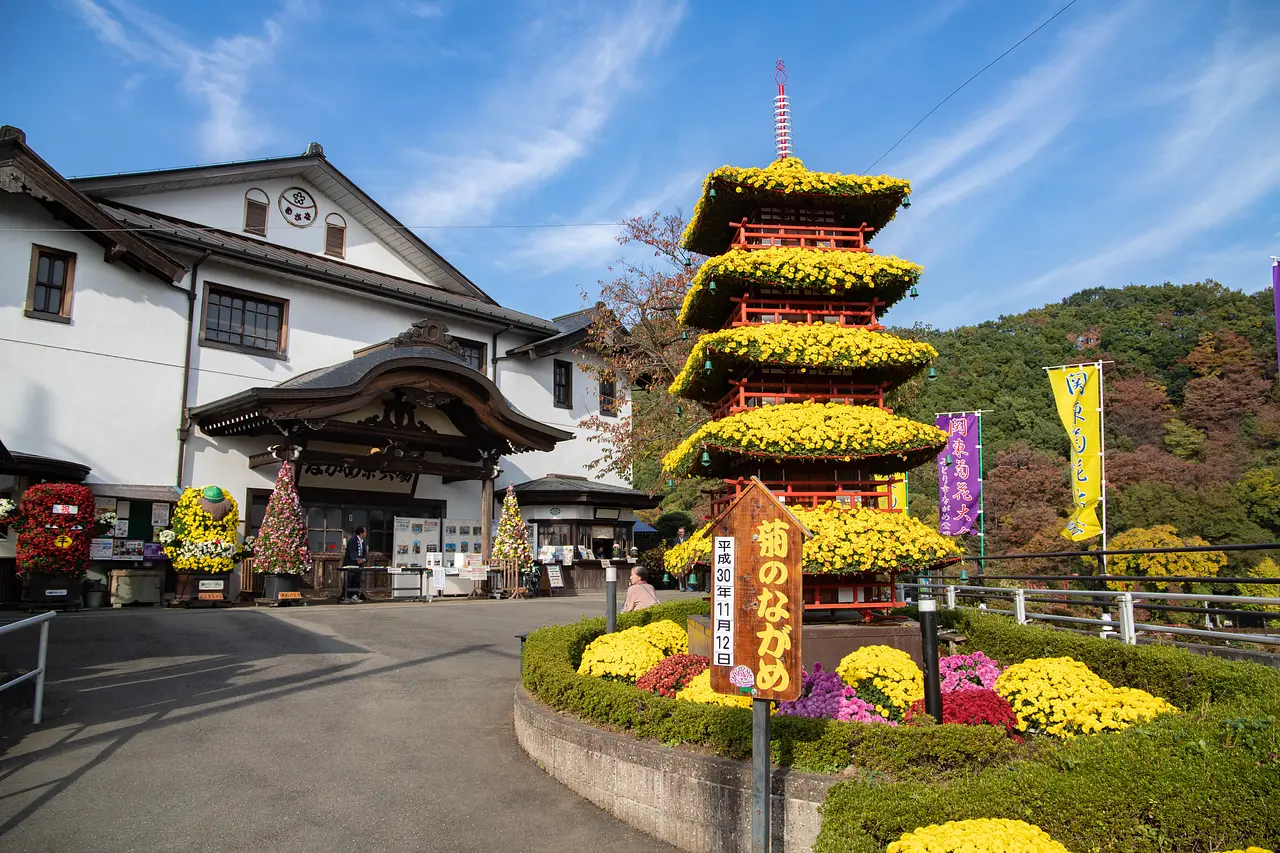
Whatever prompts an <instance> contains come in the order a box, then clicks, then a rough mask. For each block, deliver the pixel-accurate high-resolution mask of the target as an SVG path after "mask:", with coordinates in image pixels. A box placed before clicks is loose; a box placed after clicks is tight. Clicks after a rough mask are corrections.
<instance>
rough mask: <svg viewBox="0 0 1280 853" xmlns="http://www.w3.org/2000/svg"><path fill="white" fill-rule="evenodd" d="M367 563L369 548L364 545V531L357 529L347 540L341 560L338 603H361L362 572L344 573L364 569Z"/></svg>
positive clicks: (362, 528) (361, 528) (360, 528)
mask: <svg viewBox="0 0 1280 853" xmlns="http://www.w3.org/2000/svg"><path fill="white" fill-rule="evenodd" d="M368 562H369V546H368V545H366V544H365V529H364V527H357V528H356V532H355V535H354V536H352V537H351V538H350V539H348V540H347V553H346V555H345V556H344V557H343V558H342V566H343V569H344V571H343V573H342V595H341V596H340V597H339V599H338V600H339V601H362V600H363V599H362V598H361V597H360V585H361V584H360V579H361V578H363V577H364V574H363V573H362V572H356V571H345V570H346V569H350V568H361V569H363V568H364V567H365V564H366V563H368Z"/></svg>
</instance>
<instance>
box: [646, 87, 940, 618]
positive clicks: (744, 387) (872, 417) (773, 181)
mask: <svg viewBox="0 0 1280 853" xmlns="http://www.w3.org/2000/svg"><path fill="white" fill-rule="evenodd" d="M777 80H778V96H777V98H776V99H775V107H774V113H775V139H776V143H777V149H778V159H777V160H776V161H775V162H773V163H772V164H770V165H769V166H768V167H766V168H763V169H756V168H736V167H732V166H724V167H721V168H719V169H716V170H715V171H714V172H712V173H711V174H710V175H708V176H707V178H706V180H705V182H704V183H703V189H702V197H701V198H700V199H699V200H698V203H697V206H696V207H695V208H694V212H693V217H692V218H691V220H690V221H689V225H688V227H687V228H686V230H685V232H684V240H683V243H684V247H685V248H686V249H688V250H689V251H691V252H697V253H699V254H703V255H708V256H710V257H709V258H708V259H707V261H706V262H705V263H704V264H703V265H702V267H701V268H700V269H699V270H698V272H697V273H696V275H695V276H694V278H693V280H692V282H691V285H690V288H689V291H688V293H687V294H686V295H685V300H684V306H683V309H682V311H681V314H680V321H681V322H682V323H683V324H685V325H688V326H694V327H698V328H702V329H707V330H710V331H709V332H708V333H707V334H704V335H702V336H701V337H700V338H699V339H698V340H697V342H696V344H695V346H694V348H693V351H692V353H691V354H690V355H689V359H688V361H687V363H686V364H685V366H684V369H683V370H682V371H681V372H680V374H679V375H678V376H677V377H676V379H675V382H674V383H673V384H672V386H671V392H672V393H673V394H676V395H678V396H681V397H684V398H686V399H690V400H696V401H698V402H700V403H703V404H704V405H705V406H707V407H708V409H709V410H710V413H711V420H710V421H708V422H707V423H705V424H703V425H702V426H701V427H699V428H698V429H697V430H696V431H695V432H694V433H693V434H692V435H690V436H689V437H688V438H687V439H686V440H685V441H684V442H683V443H682V444H681V445H680V446H679V447H677V448H676V449H675V450H674V451H672V452H671V453H669V454H668V455H667V456H666V458H665V459H664V460H663V467H664V469H665V470H666V472H667V473H668V475H669V476H673V477H680V476H701V477H714V478H718V479H721V480H723V483H724V486H723V488H722V489H720V490H719V491H718V492H717V493H716V494H714V495H713V496H712V513H711V514H712V517H714V516H717V515H719V513H720V512H721V511H723V510H724V509H725V508H726V507H727V506H728V504H729V502H730V501H732V499H733V498H734V497H735V496H736V495H737V494H738V492H739V491H740V490H742V489H743V488H745V487H746V485H747V484H748V483H749V482H750V478H751V477H753V476H754V477H758V478H759V479H760V480H761V481H763V482H764V484H765V485H767V486H768V487H769V488H770V489H771V490H772V491H773V492H774V494H776V495H777V496H778V497H779V498H780V499H782V500H783V501H784V502H786V503H787V504H788V505H789V506H790V507H791V508H792V509H793V510H794V511H795V512H796V514H797V516H798V517H800V519H801V520H802V521H803V522H804V523H805V524H806V525H807V526H808V527H809V528H810V530H812V531H814V533H815V536H814V538H813V539H811V540H810V541H809V542H808V543H807V544H806V546H805V584H804V586H805V607H806V609H823V610H828V609H830V610H835V609H852V610H860V611H862V612H863V613H864V614H866V615H870V614H871V613H874V612H875V611H883V610H886V609H889V608H891V607H894V606H896V605H898V604H900V603H901V602H899V601H897V600H896V596H895V586H894V577H895V576H896V574H897V573H898V572H901V571H907V570H911V571H917V570H920V569H923V568H927V567H929V566H933V565H936V564H938V563H939V562H942V561H944V560H947V559H951V558H954V557H956V556H958V554H959V549H958V548H957V546H956V545H955V544H954V542H953V541H952V540H950V539H948V538H945V537H943V536H940V535H939V534H937V533H935V532H934V531H932V530H931V529H929V528H928V527H927V526H925V525H924V524H922V523H920V522H919V521H916V520H915V519H912V518H910V517H909V516H908V515H907V514H906V512H905V509H906V508H905V507H895V506H892V501H891V489H892V486H893V485H894V484H895V482H901V478H902V476H903V472H905V471H907V470H908V469H910V468H913V467H915V466H917V465H920V464H921V463H923V462H926V461H928V460H929V459H931V458H932V457H934V456H936V455H937V453H938V451H939V449H940V448H942V447H943V446H944V444H945V442H946V435H945V433H943V432H942V431H941V430H939V429H937V428H936V427H934V426H932V425H929V424H923V423H918V422H916V421H912V420H909V419H907V418H903V417H899V416H897V415H894V414H893V412H892V411H891V410H890V409H888V408H886V406H885V395H886V394H887V393H888V392H889V391H891V390H892V389H893V388H895V387H897V386H898V385H900V384H901V383H903V382H904V381H906V380H907V379H909V378H910V377H911V376H912V375H914V374H915V373H917V372H918V371H920V370H921V369H923V368H925V367H926V366H927V365H928V364H929V362H930V361H931V360H932V359H934V358H935V357H936V356H937V352H936V351H935V350H934V348H933V347H931V346H930V345H928V344H926V343H920V342H917V341H911V340H907V339H904V338H900V337H897V336H895V335H891V334H888V333H886V332H885V331H883V329H884V326H882V325H881V323H880V321H881V318H882V317H883V316H884V313H885V311H887V310H888V309H889V308H890V307H891V306H892V305H893V304H894V303H896V302H897V301H898V300H900V299H902V298H903V297H904V296H907V295H911V296H915V295H916V284H917V281H918V279H919V277H920V272H921V268H920V267H919V266H917V265H916V264H913V263H910V262H908V261H904V260H901V259H899V258H895V257H892V256H887V255H877V254H875V253H874V252H873V251H872V249H871V246H870V242H871V238H872V237H874V236H875V234H876V233H877V232H878V231H879V230H880V229H881V228H883V227H884V226H885V225H886V224H888V222H889V221H890V220H892V219H893V217H894V216H895V215H896V213H897V211H898V208H899V207H900V206H902V207H909V206H910V201H909V195H910V192H911V185H910V183H909V182H908V181H905V180H902V179H900V178H892V177H889V176H887V175H879V176H861V175H842V174H839V173H827V172H811V171H809V170H808V169H806V168H805V166H804V164H803V163H802V162H801V161H800V160H798V159H796V158H795V157H792V156H791V125H790V107H789V103H788V100H787V95H786V89H785V80H786V78H785V71H784V70H783V68H782V64H781V62H779V64H778V76H777ZM700 533H701V532H700ZM709 544H710V543H709V542H707V541H706V540H705V539H704V538H703V537H701V536H700V535H696V536H695V537H694V538H693V540H692V541H691V542H690V543H688V545H687V546H685V547H681V548H678V549H673V551H672V552H671V555H670V556H671V559H670V560H669V566H671V567H673V568H680V567H681V566H680V565H679V564H681V563H687V562H688V561H690V560H698V558H699V557H703V556H705V554H707V553H709V550H710V549H709Z"/></svg>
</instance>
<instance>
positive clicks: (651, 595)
mask: <svg viewBox="0 0 1280 853" xmlns="http://www.w3.org/2000/svg"><path fill="white" fill-rule="evenodd" d="M657 603H658V593H656V592H655V591H654V589H653V584H651V583H649V570H648V569H646V568H645V567H644V566H632V567H631V585H630V586H628V587H627V600H626V601H625V602H624V603H623V605H622V612H623V613H630V612H631V611H633V610H643V609H645V608H646V607H652V606H653V605H655V604H657Z"/></svg>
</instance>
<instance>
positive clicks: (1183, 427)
mask: <svg viewBox="0 0 1280 853" xmlns="http://www.w3.org/2000/svg"><path fill="white" fill-rule="evenodd" d="M1164 446H1165V447H1167V448H1168V449H1169V452H1170V453H1172V454H1173V455H1174V456H1178V457H1181V458H1183V459H1199V458H1200V457H1201V456H1202V455H1203V454H1204V433H1203V432H1201V431H1200V430H1198V429H1196V428H1195V427H1193V426H1188V425H1187V424H1186V423H1185V422H1184V421H1181V420H1179V419H1178V418H1174V419H1172V420H1171V421H1169V422H1168V423H1166V424H1165V425H1164Z"/></svg>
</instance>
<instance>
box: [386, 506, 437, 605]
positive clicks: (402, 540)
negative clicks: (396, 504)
mask: <svg viewBox="0 0 1280 853" xmlns="http://www.w3.org/2000/svg"><path fill="white" fill-rule="evenodd" d="M440 528H441V523H440V519H438V518H406V517H402V516H396V519H395V527H394V528H393V530H392V538H391V551H392V554H391V565H390V566H388V567H387V572H388V574H389V575H390V581H391V597H392V598H404V599H414V600H422V599H428V598H430V597H431V596H432V594H433V584H432V582H431V580H430V578H431V571H432V568H433V564H434V565H440V562H439V560H440ZM433 558H434V559H433Z"/></svg>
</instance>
